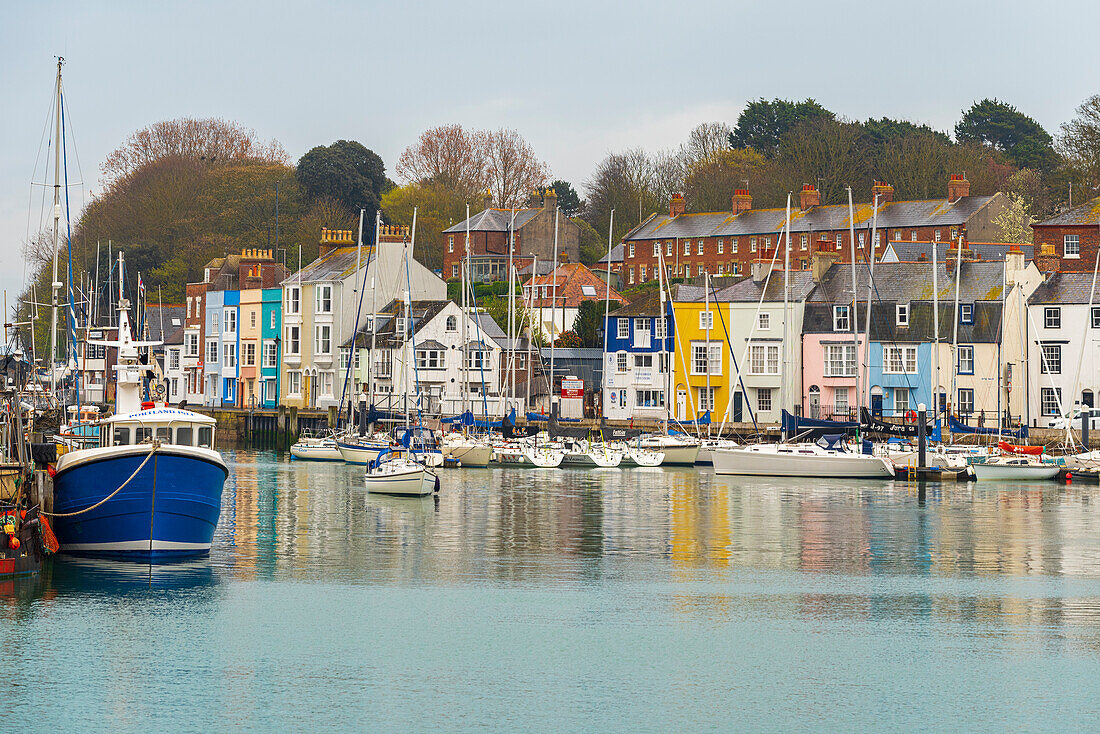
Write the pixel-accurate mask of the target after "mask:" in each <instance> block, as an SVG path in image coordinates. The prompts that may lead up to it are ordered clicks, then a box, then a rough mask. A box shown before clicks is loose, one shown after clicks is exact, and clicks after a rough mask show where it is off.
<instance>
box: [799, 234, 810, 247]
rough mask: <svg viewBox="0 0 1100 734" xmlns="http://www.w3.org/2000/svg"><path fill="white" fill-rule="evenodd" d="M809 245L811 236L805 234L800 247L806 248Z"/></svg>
mask: <svg viewBox="0 0 1100 734" xmlns="http://www.w3.org/2000/svg"><path fill="white" fill-rule="evenodd" d="M809 246H810V236H809V235H805V234H804V235H802V241H801V242H800V243H799V247H800V248H801V249H803V250H805V249H806V248H807V247H809Z"/></svg>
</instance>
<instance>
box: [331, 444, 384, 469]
mask: <svg viewBox="0 0 1100 734" xmlns="http://www.w3.org/2000/svg"><path fill="white" fill-rule="evenodd" d="M337 446H338V447H339V449H340V456H342V457H343V458H344V461H346V462H347V463H349V464H364V465H365V464H369V463H371V462H372V461H374V460H375V459H377V458H378V455H379V454H381V453H382V452H383V451H385V450H386V449H388V448H389V444H385V443H382V442H379V441H375V442H363V443H349V442H346V441H339V442H338V443H337Z"/></svg>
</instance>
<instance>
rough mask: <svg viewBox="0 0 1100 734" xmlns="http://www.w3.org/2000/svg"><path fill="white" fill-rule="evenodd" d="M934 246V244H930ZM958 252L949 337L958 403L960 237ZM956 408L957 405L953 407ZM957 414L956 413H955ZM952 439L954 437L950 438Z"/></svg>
mask: <svg viewBox="0 0 1100 734" xmlns="http://www.w3.org/2000/svg"><path fill="white" fill-rule="evenodd" d="M932 244H935V243H932ZM957 246H958V250H957V252H956V254H955V319H954V320H955V325H954V327H953V331H952V335H951V398H952V400H954V401H956V403H957V401H958V397H959V395H958V384H959V377H958V375H959V285H960V282H961V275H962V235H961V234H960V235H959V241H958V245H957ZM955 407H956V408H958V405H957V404H956V405H955ZM956 412H957V411H956ZM952 439H954V436H952Z"/></svg>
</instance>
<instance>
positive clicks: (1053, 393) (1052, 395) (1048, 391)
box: [1040, 387, 1062, 415]
mask: <svg viewBox="0 0 1100 734" xmlns="http://www.w3.org/2000/svg"><path fill="white" fill-rule="evenodd" d="M1061 402H1062V388H1060V387H1044V388H1043V389H1042V394H1041V398H1040V403H1041V405H1040V408H1041V409H1042V412H1043V415H1058V412H1059V411H1058V405H1059V404H1060V403H1061Z"/></svg>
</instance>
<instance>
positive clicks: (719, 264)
mask: <svg viewBox="0 0 1100 734" xmlns="http://www.w3.org/2000/svg"><path fill="white" fill-rule="evenodd" d="M723 270H725V266H724V265H723V264H722V263H718V270H717V273H718V275H721V274H722V271H723Z"/></svg>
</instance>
